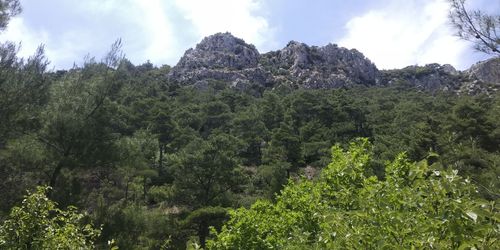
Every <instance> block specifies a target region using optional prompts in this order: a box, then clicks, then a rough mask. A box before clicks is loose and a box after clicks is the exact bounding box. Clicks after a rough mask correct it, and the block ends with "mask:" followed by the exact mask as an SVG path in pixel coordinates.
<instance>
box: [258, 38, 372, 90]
mask: <svg viewBox="0 0 500 250" xmlns="http://www.w3.org/2000/svg"><path fill="white" fill-rule="evenodd" d="M261 64H263V66H264V67H265V68H267V69H268V71H270V72H277V74H278V75H281V76H283V77H284V78H285V79H287V80H288V81H289V82H291V83H294V84H296V85H297V86H299V87H302V88H313V89H317V88H339V87H346V86H351V85H355V84H363V85H374V84H375V83H376V82H377V77H378V70H377V68H376V67H375V65H374V64H373V63H371V62H370V61H369V60H368V59H366V58H365V57H364V56H363V54H361V53H360V52H358V51H356V50H348V49H346V48H341V47H338V46H337V45H334V44H328V45H326V46H323V47H316V46H311V47H309V46H307V45H306V44H304V43H299V42H295V41H291V42H289V43H288V45H287V46H286V47H285V48H283V49H281V50H278V51H273V52H269V53H266V54H264V55H262V59H261Z"/></svg>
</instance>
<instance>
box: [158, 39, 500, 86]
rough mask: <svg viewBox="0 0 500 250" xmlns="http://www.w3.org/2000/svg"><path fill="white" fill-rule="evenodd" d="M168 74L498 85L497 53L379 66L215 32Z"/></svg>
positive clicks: (198, 78) (237, 81)
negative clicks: (465, 62) (463, 65)
mask: <svg viewBox="0 0 500 250" xmlns="http://www.w3.org/2000/svg"><path fill="white" fill-rule="evenodd" d="M168 78H169V80H170V81H172V82H176V83H179V84H181V85H193V86H195V87H196V88H199V89H204V88H206V87H208V86H209V84H210V82H213V81H215V82H218V83H223V84H227V85H228V86H231V87H232V88H236V89H239V90H248V89H264V88H274V87H277V86H280V85H285V86H289V87H292V88H308V89H329V88H341V87H351V86H356V85H364V86H374V85H383V86H394V85H398V84H399V85H405V86H409V87H414V88H419V89H423V90H429V91H453V92H457V93H467V94H475V93H484V92H491V91H496V89H497V87H498V86H499V85H500V58H494V59H490V60H487V61H484V62H480V63H478V64H476V65H474V66H472V67H471V68H470V69H469V70H467V71H464V72H461V71H457V70H456V69H455V68H453V66H451V65H447V64H445V65H439V64H428V65H425V66H408V67H406V68H403V69H397V70H383V71H379V70H378V69H377V67H376V66H375V65H374V64H373V63H372V62H370V60H368V59H367V58H366V57H365V56H364V55H363V54H362V53H360V52H359V51H357V50H355V49H346V48H342V47H338V46H337V45H335V44H328V45H326V46H322V47H318V46H308V45H306V44H304V43H300V42H296V41H291V42H289V43H288V44H287V46H285V47H284V48H283V49H281V50H277V51H271V52H268V53H264V54H260V53H259V52H258V51H257V49H256V48H255V46H253V45H251V44H247V43H245V41H243V40H242V39H239V38H236V37H234V36H233V35H231V34H230V33H217V34H215V35H212V36H208V37H206V38H204V39H203V40H202V41H201V42H200V43H199V44H197V45H196V47H195V48H192V49H189V50H187V51H186V52H185V53H184V56H183V57H182V58H181V59H180V61H179V62H178V64H177V65H176V66H174V67H173V68H172V70H171V72H170V73H169V75H168Z"/></svg>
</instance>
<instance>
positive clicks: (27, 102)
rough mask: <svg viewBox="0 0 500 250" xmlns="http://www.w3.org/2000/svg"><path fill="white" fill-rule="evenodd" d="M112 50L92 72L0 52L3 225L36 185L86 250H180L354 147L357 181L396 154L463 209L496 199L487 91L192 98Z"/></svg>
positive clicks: (496, 139) (499, 112)
mask: <svg viewBox="0 0 500 250" xmlns="http://www.w3.org/2000/svg"><path fill="white" fill-rule="evenodd" d="M117 45H118V44H115V45H114V47H113V49H112V50H111V52H110V54H109V55H108V56H107V57H106V58H104V60H103V61H102V62H96V61H94V60H90V61H88V62H86V63H85V64H84V65H83V66H81V67H75V68H73V69H71V70H68V71H57V72H47V71H46V70H45V66H46V60H45V58H44V56H43V51H41V50H40V51H39V52H38V54H37V55H35V56H34V57H32V58H31V59H29V60H27V61H26V62H23V61H22V60H21V59H18V58H17V57H16V56H15V50H14V48H12V47H4V49H3V51H2V53H3V54H4V55H9V56H10V57H6V56H3V58H8V59H9V60H8V61H7V60H4V61H2V65H1V67H2V69H1V74H2V85H1V90H2V91H1V94H2V96H1V98H0V100H1V102H2V103H1V105H0V107H1V116H2V120H1V126H0V128H1V130H0V132H1V137H0V138H1V141H0V159H1V160H0V164H1V168H0V169H1V171H2V176H3V182H2V183H1V192H0V195H1V201H2V202H1V217H2V218H3V219H6V218H8V216H9V211H10V210H11V208H12V207H13V206H16V205H19V204H20V202H21V201H22V200H23V195H25V194H26V190H34V188H35V187H36V186H39V185H48V186H50V187H51V189H50V190H45V191H43V192H42V193H45V194H46V195H47V196H48V197H50V199H51V200H53V201H55V202H57V207H59V208H61V209H64V208H66V207H68V206H76V207H77V208H78V211H80V212H82V213H84V214H85V215H84V218H83V220H84V221H86V222H87V223H90V224H92V225H94V226H95V227H96V228H99V227H101V232H100V234H99V235H98V237H96V238H95V244H97V246H100V247H105V246H106V244H107V242H108V241H110V240H113V242H114V244H116V245H117V246H118V247H119V249H138V248H146V249H148V248H151V249H156V248H160V247H164V248H169V247H173V248H181V247H182V246H184V247H185V246H186V242H188V241H190V242H199V241H200V240H201V241H203V242H204V241H205V238H206V237H208V236H209V226H214V227H215V228H219V229H220V226H221V225H222V223H223V222H224V221H226V220H227V219H228V218H229V215H228V212H227V211H228V210H230V209H231V208H238V207H247V208H248V207H250V206H251V205H252V204H254V203H255V202H256V201H257V200H268V201H273V200H276V199H278V202H283V201H282V197H283V196H285V195H286V193H287V191H282V194H281V196H276V194H277V193H279V192H280V190H283V187H284V186H290V185H292V186H293V183H299V184H297V185H308V184H306V183H309V182H306V181H304V180H303V179H304V178H306V179H312V180H314V179H317V178H319V176H320V174H319V173H320V172H321V170H322V169H323V168H324V167H326V166H328V164H329V163H330V161H331V159H332V158H331V157H332V156H331V151H330V148H331V146H332V145H338V146H337V147H339V148H346V147H348V145H349V144H350V142H352V141H356V138H358V137H363V138H367V140H368V141H366V143H368V142H369V143H370V145H372V146H370V147H371V152H372V154H370V156H369V158H370V159H369V160H366V162H365V163H363V166H364V168H363V169H362V174H363V175H366V176H376V179H379V180H386V181H389V177H388V176H387V175H388V173H387V169H386V165H387V164H388V162H390V161H392V160H394V159H395V158H396V159H399V158H397V157H400V156H399V154H400V153H401V152H406V153H405V159H406V160H405V162H406V161H407V162H421V161H425V162H427V163H426V164H428V165H429V166H428V169H426V170H425V171H424V170H421V171H423V172H422V173H420V174H421V175H428V174H429V173H432V172H430V171H458V175H460V176H462V177H464V178H468V179H467V180H468V181H470V182H471V186H474V187H475V188H477V193H475V192H472V191H470V192H471V196H472V197H475V199H478V200H483V201H484V202H485V203H488V202H494V201H495V200H498V198H499V197H498V190H499V182H498V176H499V169H500V168H499V164H500V154H499V145H500V124H499V123H500V119H498V117H500V96H498V94H495V95H492V96H481V95H478V96H467V95H462V96H459V95H456V94H452V93H447V92H437V93H430V92H425V91H420V90H418V89H415V88H412V87H411V86H407V85H404V84H401V85H395V86H392V87H356V88H349V89H333V90H294V89H289V88H285V87H283V88H278V89H272V90H267V89H264V90H262V91H261V92H258V93H257V94H256V92H255V91H254V90H252V92H251V93H250V94H249V93H245V92H242V91H239V90H233V89H231V88H230V87H228V86H227V84H224V83H221V82H217V81H213V82H211V85H210V88H208V89H205V90H197V89H194V88H193V87H190V86H178V85H175V84H171V83H169V82H167V81H166V80H165V79H166V78H165V77H164V76H165V74H166V73H168V71H169V70H170V68H169V67H168V66H164V67H160V68H157V67H154V66H153V65H152V64H150V63H145V64H142V65H138V66H134V65H133V64H131V63H130V62H129V61H127V60H126V59H124V58H121V57H119V50H118V48H119V47H118V46H117ZM365 147H367V146H365ZM335 162H336V161H334V163H335ZM349 164H351V163H349ZM405 164H407V163H405ZM408 164H409V163H408ZM357 171H361V170H359V169H358V170H357ZM347 173H350V172H347ZM330 174H331V173H330ZM358 174H361V173H358ZM322 175H324V173H322ZM321 178H324V177H321ZM370 180H371V179H370ZM290 182H291V183H292V184H290ZM344 185H347V184H344ZM454 185H458V184H454ZM352 187H353V188H354V187H357V188H359V185H358V184H356V185H353V186H352ZM295 188H296V187H295ZM448 188H452V190H451V191H449V192H453V193H454V192H459V193H461V192H462V191H460V189H457V190H453V189H454V188H455V187H454V186H452V187H448ZM457 188H460V186H457ZM285 190H286V189H285ZM303 191H304V190H303ZM303 191H302V192H303ZM283 192H284V193H283ZM353 192H354V191H353ZM409 192H410V191H409ZM410 193H411V194H412V195H415V194H414V193H412V192H410ZM399 195H401V194H399ZM460 195H463V194H460ZM280 197H281V198H280ZM344 199H346V198H344ZM469 199H471V198H469ZM334 200H335V199H334ZM343 202H346V201H343ZM492 204H495V203H492ZM368 205H369V204H365V206H368ZM496 206H497V205H495V207H494V210H495V213H494V214H495V216H498V214H497V212H498V211H497V207H496ZM495 218H497V217H495ZM232 220H234V219H232ZM492 222H495V223H497V222H498V221H496V219H495V220H494V221H490V223H492ZM4 230H5V229H4ZM495 232H496V233H498V232H497V231H495ZM496 236H498V235H496ZM277 237H278V236H277ZM203 244H204V243H203ZM495 244H497V243H495ZM229 248H231V247H229ZM257 248H259V247H257Z"/></svg>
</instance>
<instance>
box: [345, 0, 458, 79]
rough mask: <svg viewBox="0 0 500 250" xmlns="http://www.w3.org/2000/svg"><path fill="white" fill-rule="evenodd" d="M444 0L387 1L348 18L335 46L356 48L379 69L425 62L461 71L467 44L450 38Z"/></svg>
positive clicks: (446, 4) (451, 36) (446, 7)
mask: <svg viewBox="0 0 500 250" xmlns="http://www.w3.org/2000/svg"><path fill="white" fill-rule="evenodd" d="M448 10H449V6H448V3H447V1H446V0H425V1H422V0H420V1H419V0H409V1H399V0H391V1H390V3H389V4H388V5H386V6H384V7H382V8H380V9H376V10H371V11H369V12H367V13H365V14H363V15H361V16H357V17H354V18H352V19H351V20H350V21H349V22H348V23H347V25H346V28H347V29H348V32H347V34H346V35H345V36H344V37H343V38H342V39H341V40H340V41H339V42H338V43H339V45H341V46H345V47H349V48H356V49H358V50H359V51H361V52H362V53H363V54H364V55H365V56H366V57H368V58H369V59H370V60H372V61H373V62H374V63H375V64H376V65H377V67H379V68H382V69H390V68H401V67H404V66H408V65H413V64H418V65H423V64H427V63H441V64H445V63H448V64H452V65H453V66H455V67H458V68H460V69H463V68H465V67H467V66H468V65H463V62H462V59H463V58H462V57H463V55H464V52H465V50H467V49H468V44H467V43H466V42H464V41H461V40H459V39H458V38H456V37H455V36H453V31H452V29H451V27H450V25H449V24H448Z"/></svg>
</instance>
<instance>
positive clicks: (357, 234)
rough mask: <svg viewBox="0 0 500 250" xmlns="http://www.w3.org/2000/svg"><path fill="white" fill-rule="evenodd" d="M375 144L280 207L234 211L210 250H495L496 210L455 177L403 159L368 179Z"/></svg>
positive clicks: (288, 192) (362, 145) (293, 190)
mask: <svg viewBox="0 0 500 250" xmlns="http://www.w3.org/2000/svg"><path fill="white" fill-rule="evenodd" d="M371 147H372V146H371V144H370V143H368V141H367V140H366V139H359V140H357V141H355V142H353V143H351V144H350V146H349V148H348V150H347V151H344V150H342V149H341V147H339V146H334V147H333V148H332V162H331V163H330V164H329V165H328V167H327V168H325V169H324V170H323V172H322V174H321V177H320V179H319V180H318V181H316V182H312V181H307V180H301V181H299V182H290V183H289V184H288V185H287V186H286V187H285V188H284V189H283V191H282V192H281V194H280V195H279V197H278V198H277V201H276V203H270V202H268V201H259V202H256V203H255V204H254V205H252V207H251V208H250V209H245V208H239V209H237V210H232V211H230V214H231V219H230V220H229V221H228V222H227V223H226V225H224V226H223V228H222V230H221V232H219V233H217V232H215V231H213V233H214V234H215V239H214V240H211V241H209V243H208V246H209V248H210V249H274V248H280V249H284V248H285V249H306V248H307V249H338V248H342V249H345V248H347V249H366V248H369V249H372V248H387V249H400V248H405V249H411V248H476V249H496V248H498V247H500V242H499V241H498V238H499V236H500V232H499V231H498V227H497V226H498V219H499V218H498V206H497V205H496V203H495V202H488V201H484V200H481V199H477V198H474V197H473V195H474V193H475V192H476V189H475V187H474V186H473V185H472V184H471V183H470V181H469V180H467V179H463V178H461V177H459V176H458V175H457V171H453V170H452V171H444V170H435V169H433V167H432V166H429V165H428V164H427V162H426V161H421V162H417V163H411V162H409V161H408V160H407V158H406V156H405V155H404V154H400V155H399V156H397V157H396V159H395V160H394V161H392V162H390V163H388V164H387V165H386V168H385V171H386V173H385V176H386V178H385V180H379V179H378V178H377V177H375V176H367V175H366V174H365V172H366V171H365V169H366V168H367V167H368V166H369V162H370V160H371V159H372V157H373V156H372V154H371V152H372V149H371Z"/></svg>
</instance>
